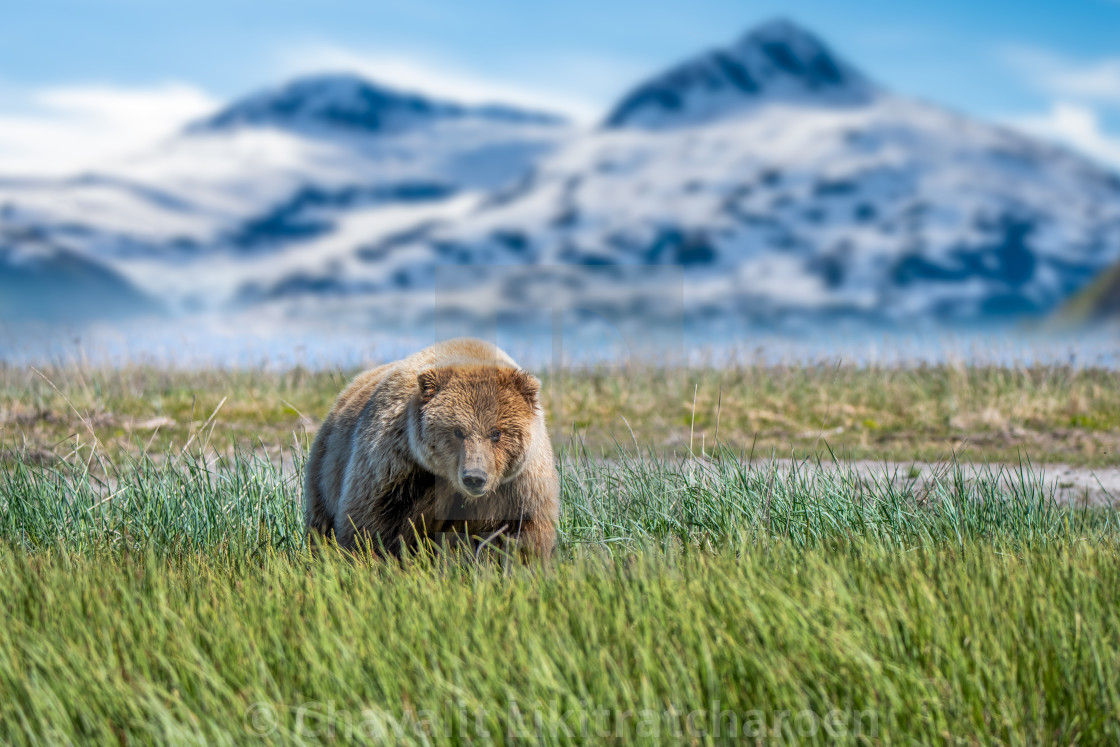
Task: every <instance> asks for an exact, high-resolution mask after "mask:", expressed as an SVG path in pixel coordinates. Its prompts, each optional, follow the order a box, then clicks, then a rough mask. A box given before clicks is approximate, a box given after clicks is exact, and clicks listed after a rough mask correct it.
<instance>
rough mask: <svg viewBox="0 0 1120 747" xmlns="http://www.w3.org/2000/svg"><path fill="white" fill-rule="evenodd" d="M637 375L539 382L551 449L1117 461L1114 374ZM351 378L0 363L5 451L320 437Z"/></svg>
mask: <svg viewBox="0 0 1120 747" xmlns="http://www.w3.org/2000/svg"><path fill="white" fill-rule="evenodd" d="M716 363H717V362H713V364H712V365H710V366H705V367H700V368H691V369H668V370H666V369H661V368H656V367H650V366H635V367H630V368H623V369H605V368H600V369H585V370H571V371H565V372H564V373H563V374H562V375H561V376H560V377H558V378H557V377H549V376H548V375H544V376H543V377H542V378H543V379H544V383H545V389H544V391H545V394H546V396H545V405H546V406H547V408H548V416H549V422H550V423H551V424H552V426H553V429H554V431H555V432H556V433H557V434H558V435H559V436H560V437H559V438H555V439H554V440H555V441H557V442H558V443H557V445H558V446H559V445H562V444H563V443H565V442H568V441H570V440H571V439H573V438H574V439H575V441H576V442H578V443H579V444H580V445H582V446H584V447H586V448H589V449H591V450H603V449H606V450H607V451H608V452H610V453H614V451H615V445H616V443H617V444H621V445H623V446H628V445H630V444H631V443H632V442H633V441H635V440H636V441H637V442H638V443H639V444H640V446H641V449H642V450H643V451H644V450H645V449H647V448H653V449H655V450H656V451H657V452H659V453H663V454H677V455H680V454H684V453H696V452H699V451H702V450H703V451H706V450H709V449H710V448H711V447H712V444H713V443H714V442H716V441H717V440H718V442H719V443H720V444H722V445H724V446H726V447H728V448H730V449H732V450H734V451H742V452H745V453H749V452H751V451H752V450H753V451H754V453H756V454H766V455H769V454H770V453H776V454H777V455H778V456H791V455H793V456H798V457H816V456H823V457H828V456H829V455H830V454H832V453H835V454H838V455H841V456H843V457H845V458H858V459H892V460H900V461H905V460H913V459H918V460H923V461H934V460H940V459H945V458H946V457H948V456H950V455H952V454H958V455H963V456H964V457H965V458H968V459H974V460H980V461H1002V462H1017V461H1019V458H1020V456H1023V455H1025V456H1027V457H1028V458H1030V459H1031V460H1032V461H1033V462H1034V463H1036V464H1041V463H1046V462H1063V463H1069V464H1079V465H1090V466H1101V465H1108V464H1113V463H1115V457H1116V455H1117V454H1118V453H1120V372H1117V371H1115V370H1109V369H1100V368H1074V367H1068V366H1034V367H1016V368H1006V367H1000V366H985V367H968V366H957V365H940V366H920V367H913V368H878V367H860V366H848V365H834V364H824V363H822V364H819V365H809V366H801V367H782V366H777V367H775V366H761V365H759V366H753V365H748V364H742V363H730V364H726V365H716ZM354 373H355V372H353V371H347V372H342V371H333V372H332V371H320V372H309V371H306V370H303V369H293V370H290V371H286V372H282V373H269V372H261V371H236V370H235V371H222V370H202V371H185V370H178V371H176V370H159V369H153V368H145V367H125V368H120V369H88V368H79V367H69V368H62V369H42V370H39V369H30V368H14V367H4V366H3V365H0V427H2V428H3V433H4V435H3V439H2V440H3V442H2V443H0V448H6V449H8V450H9V452H10V451H11V450H13V449H19V450H22V451H23V452H24V453H30V454H34V455H36V457H37V458H39V459H47V460H49V459H52V458H54V456H52V455H59V454H66V453H67V452H68V450H69V449H70V448H72V447H73V445H74V443H75V442H76V441H84V442H87V443H89V442H93V441H94V439H96V441H97V442H98V443H99V444H101V445H102V450H103V451H107V452H109V453H113V454H117V453H121V452H128V453H131V454H133V455H137V454H140V453H145V452H153V453H157V454H158V453H162V452H163V451H164V450H165V449H166V448H167V447H169V446H172V445H176V446H178V447H182V445H183V444H184V443H186V442H187V441H188V440H189V439H190V438H191V436H192V435H194V434H196V433H198V432H199V431H200V430H203V428H202V427H203V426H204V425H205V433H206V434H207V435H209V436H210V443H211V444H213V445H215V446H217V447H223V448H224V447H226V446H228V445H230V444H233V443H236V444H239V445H240V446H242V447H246V446H250V447H259V448H264V449H267V450H272V451H275V450H277V449H278V448H279V447H281V446H285V447H287V446H291V445H292V443H293V434H294V435H295V436H296V437H297V438H303V437H304V436H306V435H307V434H309V433H312V432H313V431H314V429H315V428H316V427H317V426H318V423H319V422H320V420H321V419H322V418H323V417H324V415H325V414H326V412H327V410H328V409H329V408H330V404H331V402H332V401H333V399H334V397H335V396H336V395H337V394H338V392H339V391H340V390H341V389H342V387H343V386H345V384H346V382H347V381H348V380H349V378H350V377H351V376H352V375H353V374H354Z"/></svg>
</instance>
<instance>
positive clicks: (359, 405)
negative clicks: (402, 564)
mask: <svg viewBox="0 0 1120 747" xmlns="http://www.w3.org/2000/svg"><path fill="white" fill-rule="evenodd" d="M539 392H540V382H539V381H538V380H537V379H536V378H534V377H533V376H531V375H530V374H528V373H525V372H523V371H521V370H520V369H519V368H518V367H517V364H516V363H514V361H513V359H511V358H510V357H509V356H508V355H506V354H505V353H504V352H502V350H500V349H499V348H498V347H496V346H494V345H491V344H490V343H487V342H484V341H482V340H472V339H467V338H463V339H457V340H449V341H447V342H442V343H438V344H436V345H433V346H431V347H429V348H425V349H424V350H421V351H420V352H418V353H416V354H414V355H411V356H409V357H408V358H404V359H403V360H400V361H397V362H396V363H389V364H386V365H383V366H380V367H378V368H375V369H372V370H370V371H366V372H365V373H362V374H360V375H358V376H357V377H356V378H355V379H354V380H353V381H352V382H351V383H350V385H349V386H348V387H347V388H346V389H345V391H343V392H342V394H341V395H339V398H338V400H337V401H336V402H335V404H334V407H333V408H332V409H331V412H330V414H329V415H328V416H327V419H326V421H324V423H323V425H322V427H321V428H320V429H319V433H318V435H317V436H316V438H315V443H314V444H312V446H311V454H310V456H309V457H308V462H307V470H306V485H305V490H304V513H305V518H306V521H307V529H308V532H310V533H312V534H313V535H314V534H320V535H323V536H329V535H330V534H332V533H333V534H334V536H335V538H336V539H337V540H338V543H339V545H340V546H342V547H344V548H348V549H354V548H357V547H368V549H370V550H372V551H374V552H381V551H382V548H383V549H384V551H385V552H388V553H390V554H399V553H400V552H401V551H402V550H403V549H405V548H411V547H413V546H414V545H415V542H416V540H417V539H432V540H438V539H440V538H443V537H456V538H462V537H465V536H467V535H469V536H470V537H473V538H474V539H475V542H476V543H477V542H478V541H479V540H483V541H486V540H489V542H490V543H491V544H492V543H493V542H494V541H495V540H497V539H499V538H515V539H516V540H517V542H518V545H519V546H520V549H521V551H522V552H523V553H529V554H534V555H538V556H542V557H547V556H548V555H549V554H550V553H551V552H552V549H553V547H554V545H555V543H556V522H557V518H558V513H559V500H560V478H559V475H558V474H557V472H556V466H555V463H554V461H553V456H552V446H551V444H550V442H549V438H548V431H547V429H546V427H545V421H544V413H543V411H542V409H541V407H540V403H539ZM472 480H473V482H472Z"/></svg>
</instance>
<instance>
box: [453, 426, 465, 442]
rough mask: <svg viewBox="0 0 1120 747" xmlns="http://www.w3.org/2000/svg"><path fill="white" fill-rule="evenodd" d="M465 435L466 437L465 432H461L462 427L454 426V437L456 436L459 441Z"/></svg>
mask: <svg viewBox="0 0 1120 747" xmlns="http://www.w3.org/2000/svg"><path fill="white" fill-rule="evenodd" d="M466 437H467V435H466V434H465V433H463V429H462V428H456V429H455V438H457V439H459V440H460V441H462V440H463V439H464V438H466Z"/></svg>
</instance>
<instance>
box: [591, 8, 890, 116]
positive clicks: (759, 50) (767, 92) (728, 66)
mask: <svg viewBox="0 0 1120 747" xmlns="http://www.w3.org/2000/svg"><path fill="white" fill-rule="evenodd" d="M877 90H878V89H877V87H876V86H875V84H874V83H872V82H871V81H870V80H869V79H868V78H867V77H866V76H865V75H864V74H863V73H861V72H860V71H859V70H857V69H856V68H854V67H852V66H851V65H850V64H848V63H847V62H846V61H845V60H843V59H842V58H840V57H839V56H838V55H836V54H835V53H834V52H833V51H832V50H831V49H829V48H828V46H827V45H826V44H825V43H824V42H822V41H821V40H820V39H819V38H818V37H817V36H815V35H814V34H813V33H812V32H810V31H808V30H806V29H804V28H802V27H801V26H799V25H798V24H796V23H794V22H793V21H790V20H788V19H784V18H778V19H774V20H771V21H767V22H765V23H762V24H760V25H758V26H756V27H754V28H753V29H751V30H750V31H748V32H747V33H746V34H744V35H743V36H742V37H740V38H739V40H738V41H736V42H734V43H733V44H731V45H729V46H727V47H723V48H720V49H715V50H711V51H709V52H705V53H703V54H701V55H698V56H697V57H694V58H692V59H690V60H687V61H685V62H683V63H681V64H680V65H677V66H676V67H673V68H671V69H670V70H668V71H667V72H665V73H663V74H661V75H659V76H657V77H655V78H653V79H652V80H649V81H647V82H646V83H643V84H642V85H640V86H638V87H637V88H636V89H634V90H633V91H632V92H631V93H629V94H628V95H627V96H626V97H625V98H624V99H623V100H622V102H621V103H620V104H619V105H618V106H617V107H616V108H615V109H614V111H613V112H611V114H610V115H609V116H608V117H607V120H606V126H607V127H627V126H637V127H645V128H649V129H662V128H668V127H674V126H677V125H681V124H696V123H700V122H708V121H712V120H715V119H720V118H722V117H723V116H726V115H728V114H734V113H739V112H741V111H743V110H744V109H749V108H751V107H754V106H758V105H760V104H763V103H766V102H770V101H782V102H787V103H798V104H804V105H811V106H858V105H861V104H865V103H867V102H869V101H870V100H871V99H873V98H874V96H875V94H876V92H877Z"/></svg>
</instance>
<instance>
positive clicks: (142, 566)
mask: <svg viewBox="0 0 1120 747" xmlns="http://www.w3.org/2000/svg"><path fill="white" fill-rule="evenodd" d="M722 456H723V457H724V458H722V459H719V460H715V461H701V460H677V461H668V460H655V459H631V458H627V457H625V456H622V457H620V458H619V459H616V460H609V461H602V460H587V459H583V458H574V457H571V456H570V455H564V458H563V460H562V473H563V512H562V521H561V530H562V533H561V534H562V537H561V546H560V548H559V552H558V557H557V558H556V560H555V561H554V562H553V563H552V564H551V565H550V566H548V567H544V568H542V567H534V566H530V567H524V566H520V565H517V564H509V563H503V562H498V561H488V562H482V563H474V562H468V561H464V560H462V559H460V560H459V561H458V562H453V561H449V560H446V559H440V558H431V557H427V558H425V557H420V558H414V559H412V560H409V561H406V562H404V563H403V564H397V563H377V562H367V561H365V560H349V559H346V558H344V557H341V556H338V555H335V554H333V553H327V554H326V555H324V556H319V557H312V556H311V555H310V554H309V553H308V552H307V551H306V548H305V547H304V543H303V537H302V526H301V521H300V517H299V510H298V505H297V502H298V497H299V487H298V486H299V480H298V477H299V475H298V464H292V463H291V462H285V463H277V462H274V461H272V460H268V459H265V458H262V457H259V456H253V455H249V454H236V455H235V457H234V458H231V459H228V460H225V459H221V458H217V457H211V458H210V459H209V460H207V459H206V458H204V457H203V456H202V455H200V454H197V453H193V452H190V451H188V452H187V453H185V454H184V455H182V456H179V455H171V456H169V457H167V458H164V459H159V460H148V459H143V460H140V461H139V462H136V463H131V464H117V465H113V464H109V463H106V464H104V465H103V467H102V468H101V469H98V470H91V469H90V468H89V467H88V466H87V464H86V462H84V461H81V460H74V461H68V462H60V463H54V464H52V465H49V466H44V465H41V464H35V463H29V462H26V461H17V462H16V463H15V465H14V468H13V469H12V470H10V471H8V472H6V473H3V474H2V475H0V503H2V504H3V510H2V511H0V599H3V600H4V606H3V608H2V609H3V612H2V613H0V615H2V616H0V629H2V630H3V631H4V632H3V633H2V634H0V741H4V742H26V741H30V742H34V741H52V742H88V741H96V742H105V741H114V742H117V741H123V742H126V743H129V742H136V743H150V742H152V741H156V742H166V741H169V742H177V743H203V742H205V743H230V744H232V743H243V742H245V741H246V740H247V739H252V738H256V737H257V736H258V734H260V733H264V734H265V735H266V737H267V739H268V740H269V741H276V742H315V741H338V742H340V743H353V742H357V741H360V740H361V739H362V738H363V737H365V736H374V737H380V738H384V739H386V740H388V741H392V742H405V743H424V742H429V741H430V742H437V743H444V742H446V741H448V740H458V741H459V742H460V743H469V742H475V743H477V742H485V741H489V740H490V739H497V740H499V741H524V740H531V741H534V742H538V741H539V742H542V743H565V742H567V743H575V742H586V741H596V740H597V739H599V738H600V737H604V736H609V737H611V738H612V739H616V740H618V741H627V742H629V741H645V742H647V743H651V744H655V743H656V744H660V743H665V742H667V741H669V742H688V743H695V742H700V743H703V742H711V743H725V742H728V741H733V740H732V737H742V736H743V735H744V734H745V735H746V736H747V737H749V738H754V737H761V738H763V739H764V740H765V741H775V740H777V741H789V742H798V743H804V742H816V743H828V742H832V741H834V740H839V741H845V742H863V743H887V742H899V741H901V742H907V743H942V742H953V741H961V742H988V743H1010V744H1015V743H1018V744H1029V743H1040V742H1047V743H1050V742H1061V743H1073V742H1083V743H1100V742H1102V741H1115V740H1116V739H1120V680H1117V679H1116V676H1115V673H1116V672H1117V671H1120V563H1118V562H1117V561H1118V559H1120V556H1118V550H1120V514H1118V513H1117V512H1116V511H1114V510H1111V509H1082V508H1073V507H1070V506H1068V505H1062V504H1059V503H1057V502H1055V501H1054V500H1053V497H1052V496H1051V495H1049V494H1048V493H1047V492H1046V491H1045V490H1044V489H1043V488H1042V487H1041V485H1040V484H1039V482H1038V481H1037V480H1036V479H1035V478H1034V477H1033V474H1034V473H1033V472H1032V471H1031V470H1030V469H1029V468H1027V467H1023V468H1022V470H1018V471H1011V472H1008V471H1004V472H1002V473H1001V472H999V471H996V470H993V471H990V472H981V474H980V475H979V476H978V477H977V478H975V479H971V480H970V479H967V478H966V473H964V472H962V471H960V470H954V469H952V468H950V469H948V470H947V471H946V473H945V474H943V475H942V476H941V477H940V478H939V479H937V480H934V481H932V482H931V483H928V484H927V486H928V487H927V488H925V489H923V490H922V491H921V492H917V491H918V488H917V487H915V486H916V485H917V483H912V482H906V481H903V482H902V483H901V484H899V483H896V482H891V481H886V480H884V481H880V482H867V481H865V480H861V479H860V478H858V477H857V476H856V475H855V474H853V473H851V472H848V471H845V470H844V468H843V465H834V467H835V469H831V470H821V469H817V468H815V467H812V466H809V465H804V466H800V467H795V468H794V469H793V470H790V471H781V470H778V469H776V468H774V467H766V468H761V467H753V468H748V467H744V466H742V465H741V464H740V463H738V462H737V461H735V460H733V459H730V458H727V457H729V455H728V454H723V455H722ZM713 713H715V714H716V715H715V716H714V718H715V721H713V720H712V719H713V715H712V714H713ZM690 714H691V716H690ZM701 730H702V731H703V732H704V733H703V734H701ZM487 735H489V736H488V737H487Z"/></svg>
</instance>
